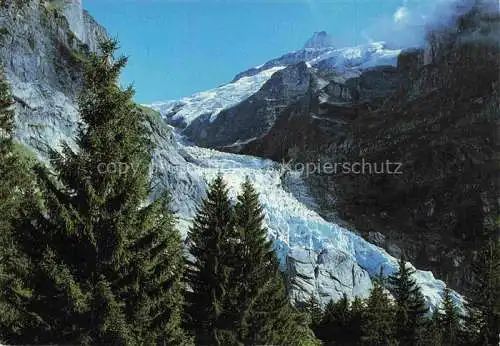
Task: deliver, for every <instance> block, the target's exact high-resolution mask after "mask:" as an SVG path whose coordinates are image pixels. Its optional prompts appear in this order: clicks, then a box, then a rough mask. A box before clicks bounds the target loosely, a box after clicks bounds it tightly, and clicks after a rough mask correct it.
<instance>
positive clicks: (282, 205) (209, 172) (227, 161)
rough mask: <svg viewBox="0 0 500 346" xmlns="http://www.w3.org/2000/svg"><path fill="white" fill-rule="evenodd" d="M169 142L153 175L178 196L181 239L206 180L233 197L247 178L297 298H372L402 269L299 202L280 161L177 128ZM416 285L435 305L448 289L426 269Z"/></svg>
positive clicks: (306, 202) (303, 198) (161, 149)
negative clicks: (207, 142)
mask: <svg viewBox="0 0 500 346" xmlns="http://www.w3.org/2000/svg"><path fill="white" fill-rule="evenodd" d="M170 140H172V141H173V143H174V145H159V146H158V149H157V152H156V153H155V160H154V161H153V164H154V165H155V167H154V169H153V171H154V172H156V174H155V179H156V180H157V181H158V182H159V183H160V184H162V185H163V186H162V189H164V188H167V189H169V190H170V191H171V193H172V207H173V209H174V211H175V212H176V213H177V216H178V218H179V220H180V226H179V227H180V230H181V232H182V233H183V235H184V236H185V235H186V234H187V230H188V228H189V225H190V223H191V220H192V218H193V216H194V215H195V213H196V206H197V204H198V203H199V201H200V200H201V198H202V197H203V196H204V195H205V187H206V184H207V182H209V181H211V180H212V179H214V178H215V177H216V176H217V174H219V173H221V174H222V175H223V176H224V179H225V180H226V182H227V184H228V187H229V189H230V196H231V198H233V199H234V198H235V197H236V195H237V193H238V191H239V188H240V185H241V184H242V183H243V181H244V180H245V177H247V176H248V177H249V178H250V180H251V181H252V182H253V184H254V185H255V187H256V189H257V191H258V192H259V193H260V201H261V203H262V205H263V207H264V210H265V213H266V217H265V223H266V226H267V228H268V230H269V237H270V239H272V240H273V242H274V246H275V250H276V253H277V255H278V258H279V260H280V264H281V266H282V268H283V269H284V270H287V271H288V272H289V274H290V276H291V285H290V287H291V294H292V298H294V299H295V300H297V301H304V300H306V299H307V298H308V297H309V296H310V295H312V294H314V295H316V296H318V297H319V298H320V300H321V301H322V302H323V303H326V302H327V301H328V300H329V299H331V298H333V299H337V298H340V297H341V296H342V294H343V293H346V294H347V296H348V297H350V298H352V297H354V296H360V297H366V296H367V295H368V294H369V291H370V288H371V286H372V283H371V279H370V278H373V277H374V276H376V275H378V274H379V273H380V271H381V269H382V270H383V273H384V275H389V274H392V273H393V272H394V271H396V270H397V268H398V263H397V259H395V258H394V257H392V256H390V255H389V254H388V253H387V252H386V251H385V250H383V249H381V248H379V247H377V246H375V245H373V244H371V243H369V242H368V241H366V240H364V239H363V238H362V237H360V236H359V235H357V234H355V233H352V232H350V231H349V230H347V229H345V228H343V227H341V226H339V225H337V224H335V223H331V222H327V221H326V220H324V219H323V218H322V217H321V216H320V215H319V214H318V213H316V212H315V211H314V210H312V209H311V208H310V206H311V205H313V203H314V202H313V201H312V199H311V198H310V197H308V196H307V195H306V194H307V192H306V191H305V190H301V192H300V196H296V193H295V194H294V193H293V191H295V192H297V189H296V188H294V189H287V188H286V186H284V183H283V179H282V173H283V172H282V171H281V167H280V165H279V164H278V163H277V162H274V161H271V160H266V159H261V158H256V157H252V156H245V155H237V154H230V153H223V152H219V151H216V150H213V149H206V148H200V147H196V146H194V145H192V144H190V143H189V142H187V141H185V140H184V139H183V138H182V137H181V136H180V135H179V134H177V133H176V131H175V130H174V129H172V138H170ZM298 185H300V184H298ZM408 265H409V266H411V264H409V263H408ZM415 279H416V281H417V283H418V284H419V285H420V286H421V288H422V293H423V295H424V297H425V298H426V301H427V302H428V304H429V306H431V307H436V306H438V305H439V303H440V301H441V299H442V294H443V293H442V291H443V289H444V288H445V283H444V282H443V281H441V280H437V279H436V278H434V275H433V274H432V273H431V272H428V271H420V270H417V272H416V274H415ZM454 296H455V299H456V300H457V302H461V301H462V300H461V299H462V298H461V297H460V296H459V295H457V294H454Z"/></svg>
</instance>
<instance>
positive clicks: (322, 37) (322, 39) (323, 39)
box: [304, 31, 333, 49]
mask: <svg viewBox="0 0 500 346" xmlns="http://www.w3.org/2000/svg"><path fill="white" fill-rule="evenodd" d="M330 47H333V40H332V38H331V36H330V35H328V33H327V32H326V31H319V32H315V33H314V34H313V35H312V37H311V38H310V39H308V40H307V41H306V43H305V45H304V48H314V49H320V48H330Z"/></svg>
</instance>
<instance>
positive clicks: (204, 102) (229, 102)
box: [149, 66, 285, 126]
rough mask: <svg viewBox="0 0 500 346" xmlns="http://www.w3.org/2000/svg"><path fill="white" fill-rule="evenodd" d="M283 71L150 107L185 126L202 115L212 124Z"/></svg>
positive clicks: (274, 68) (277, 69) (246, 78)
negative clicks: (274, 75)
mask: <svg viewBox="0 0 500 346" xmlns="http://www.w3.org/2000/svg"><path fill="white" fill-rule="evenodd" d="M284 68H285V66H275V67H272V68H270V69H267V70H264V71H261V72H259V73H258V74H256V75H253V76H247V77H243V78H240V79H238V80H237V81H235V82H233V83H228V84H224V85H222V86H220V87H218V88H215V89H211V90H207V91H202V92H199V93H196V94H194V95H192V96H189V97H184V98H182V99H181V100H178V101H174V100H169V101H165V102H155V103H153V104H151V105H149V107H151V108H153V109H154V110H157V111H159V112H160V113H161V115H162V116H163V117H164V118H166V119H167V120H173V121H180V122H183V123H184V125H185V126H188V125H189V124H191V122H193V121H194V120H195V119H197V118H199V117H200V116H202V115H209V116H210V122H213V121H215V119H217V116H218V115H219V114H220V112H222V111H223V110H225V109H228V108H231V107H233V106H235V105H237V104H238V103H240V102H242V101H244V100H246V99H247V98H248V97H250V96H251V95H253V94H255V93H256V92H257V91H258V90H259V89H260V88H261V87H262V86H263V85H264V83H266V82H267V81H268V80H269V78H271V76H272V75H273V74H274V73H276V72H277V71H279V70H282V69H284Z"/></svg>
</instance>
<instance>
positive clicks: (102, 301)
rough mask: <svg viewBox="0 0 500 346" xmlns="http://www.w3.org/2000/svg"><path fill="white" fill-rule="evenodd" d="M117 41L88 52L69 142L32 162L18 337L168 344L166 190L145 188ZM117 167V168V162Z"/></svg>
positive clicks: (172, 320) (177, 300) (173, 244)
mask: <svg viewBox="0 0 500 346" xmlns="http://www.w3.org/2000/svg"><path fill="white" fill-rule="evenodd" d="M116 49H117V42H116V41H106V42H103V43H102V45H101V54H100V55H97V54H92V55H90V56H89V60H88V62H87V66H86V70H85V78H84V90H83V93H82V95H81V97H80V98H79V100H78V106H79V111H80V115H81V118H82V120H83V123H84V124H83V125H82V127H81V128H80V131H79V134H78V137H77V144H78V146H79V150H78V152H73V151H72V150H71V149H70V148H69V146H67V145H64V147H63V152H62V154H59V153H56V152H53V153H52V161H51V163H52V167H53V171H49V170H48V169H45V168H43V167H39V168H38V169H37V176H38V180H39V189H40V197H41V202H40V203H38V204H36V205H30V206H27V207H26V208H25V211H24V214H23V215H22V219H23V220H25V222H24V223H23V224H22V225H20V227H19V230H18V235H19V237H18V241H19V242H20V244H21V246H22V250H23V253H25V254H26V255H27V256H28V257H29V259H30V261H31V263H34V264H36V265H35V266H34V268H33V275H32V278H31V281H30V284H31V287H30V288H31V290H32V292H33V293H32V297H31V298H30V299H29V300H28V302H27V309H28V311H29V313H30V315H32V316H34V317H36V320H37V321H38V324H37V325H36V326H35V327H33V328H32V330H30V331H28V332H26V333H25V334H23V336H24V338H21V340H19V341H24V342H27V343H61V344H63V343H64V344H68V343H78V344H88V345H90V344H113V345H152V344H169V345H177V344H183V343H184V342H186V340H185V337H184V334H183V332H182V330H181V329H180V316H181V308H182V290H183V283H182V281H181V278H182V275H183V273H182V264H183V260H182V247H181V241H180V236H179V234H178V232H177V231H176V230H175V229H174V226H173V218H172V213H171V212H170V211H169V209H168V203H167V202H168V198H167V197H166V196H163V197H162V198H159V199H157V200H156V201H153V202H152V203H149V204H147V205H144V203H145V201H146V200H147V198H148V195H149V193H150V187H149V181H148V177H149V175H148V171H149V163H150V158H151V150H152V145H151V143H150V142H149V141H148V139H147V135H148V132H147V130H146V127H145V126H146V125H145V118H144V115H143V114H142V113H141V112H139V111H138V110H137V107H136V106H135V104H134V103H133V102H132V97H133V90H132V89H131V88H130V87H129V88H128V89H126V90H122V89H120V88H119V86H118V78H119V74H120V71H121V70H122V68H123V67H124V66H125V65H126V62H127V59H126V58H119V59H115V58H114V52H115V51H116ZM118 168H120V169H118Z"/></svg>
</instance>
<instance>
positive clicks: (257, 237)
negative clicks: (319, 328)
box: [228, 177, 315, 345]
mask: <svg viewBox="0 0 500 346" xmlns="http://www.w3.org/2000/svg"><path fill="white" fill-rule="evenodd" d="M263 220H264V211H263V208H262V206H261V204H260V202H259V194H258V193H257V191H256V190H255V188H254V187H253V186H252V184H251V183H250V180H249V179H248V177H247V178H246V180H245V182H244V183H243V184H242V186H241V192H240V194H239V195H238V199H237V203H236V205H235V207H234V221H235V227H236V230H237V237H238V241H237V246H236V254H235V259H234V262H233V263H234V264H235V275H233V276H232V280H233V283H232V284H231V287H232V292H233V294H235V298H236V299H234V300H233V301H234V302H235V303H236V304H232V306H231V307H228V309H229V310H233V311H235V315H236V316H237V318H235V319H234V321H235V330H236V331H238V340H239V341H240V342H241V343H243V344H247V345H254V344H290V343H299V342H303V343H311V342H312V343H314V342H315V341H314V340H315V338H314V336H313V333H312V331H311V330H309V328H308V326H307V323H306V319H305V316H304V315H303V314H300V313H299V312H298V311H296V309H295V308H293V307H292V306H291V303H290V301H289V298H288V295H287V292H286V287H285V283H284V278H283V275H282V273H281V272H280V270H279V265H278V261H277V258H276V255H275V253H274V251H273V248H272V243H271V242H270V241H269V240H268V239H267V233H268V232H267V229H266V228H265V227H264V226H263Z"/></svg>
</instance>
